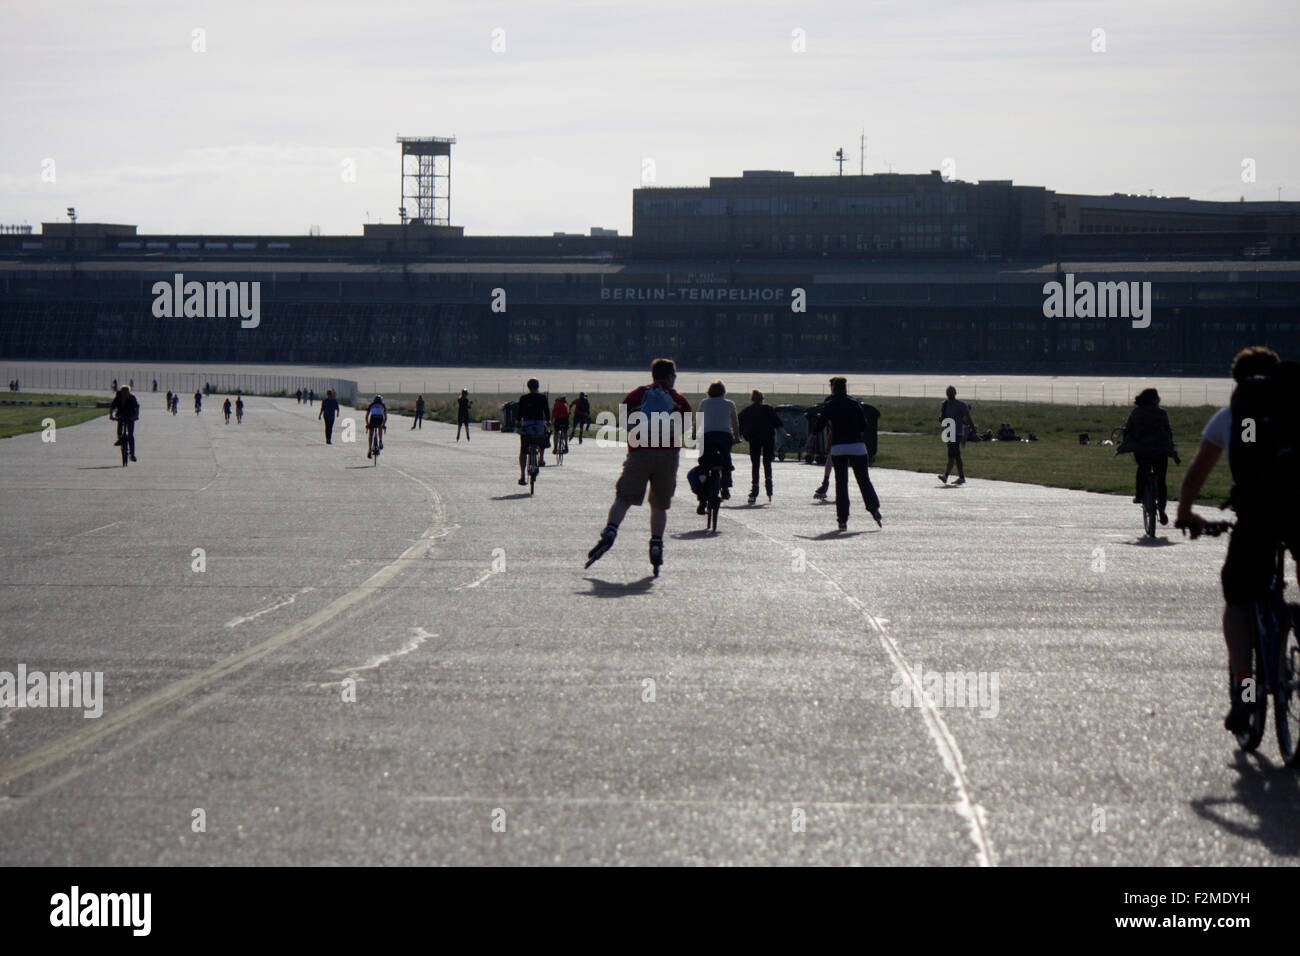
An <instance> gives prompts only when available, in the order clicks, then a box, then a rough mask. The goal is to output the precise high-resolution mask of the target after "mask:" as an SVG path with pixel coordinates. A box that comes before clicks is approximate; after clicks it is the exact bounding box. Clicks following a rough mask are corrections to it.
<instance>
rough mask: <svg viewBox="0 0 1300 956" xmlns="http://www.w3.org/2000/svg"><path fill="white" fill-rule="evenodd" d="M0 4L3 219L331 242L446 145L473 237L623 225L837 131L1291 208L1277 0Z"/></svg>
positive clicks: (1297, 67)
mask: <svg viewBox="0 0 1300 956" xmlns="http://www.w3.org/2000/svg"><path fill="white" fill-rule="evenodd" d="M0 4H2V5H3V11H2V14H0V15H2V17H3V19H2V20H0V22H2V23H3V28H2V29H0V130H2V131H3V132H2V133H0V143H3V150H0V223H6V224H8V223H22V222H28V223H32V224H36V223H40V222H42V221H46V220H51V219H61V218H62V217H63V211H64V208H65V207H66V206H70V205H71V206H75V207H76V208H77V210H78V216H79V218H80V219H81V220H82V221H85V222H89V221H96V222H123V223H134V224H138V225H139V226H140V228H141V230H142V231H145V232H204V233H286V234H302V233H305V232H306V231H307V230H308V228H309V226H311V225H319V226H320V227H321V230H322V231H323V232H325V233H357V232H360V230H361V226H362V224H363V223H365V222H366V221H367V216H369V217H370V221H380V220H382V221H384V222H395V221H396V220H397V207H398V205H399V185H400V184H399V165H400V164H399V151H398V146H397V145H396V143H395V142H394V138H395V137H396V136H397V135H398V134H401V135H439V136H453V135H454V136H456V137H457V140H458V142H457V145H456V146H455V147H454V148H453V151H452V204H451V213H452V221H453V222H454V223H455V224H457V225H462V226H464V227H465V230H466V232H467V233H469V234H477V235H490V234H549V233H551V232H554V231H556V230H565V231H569V232H578V231H583V232H585V231H586V230H587V229H588V228H589V227H591V226H605V227H610V228H617V229H618V230H619V231H620V232H623V233H627V232H630V231H631V226H632V190H633V188H635V187H636V186H637V185H638V184H639V183H640V181H641V176H642V169H643V165H644V164H645V161H646V160H647V159H649V160H651V161H653V172H654V178H655V182H656V183H657V184H659V185H684V186H695V185H706V184H707V182H708V179H709V177H710V176H734V175H739V173H740V172H741V171H742V170H744V169H788V170H793V171H795V172H796V173H799V174H832V173H834V172H835V171H836V166H835V162H834V159H833V156H834V153H835V150H836V148H838V147H841V146H842V147H844V149H845V150H846V152H847V153H848V155H849V161H848V162H847V163H846V165H845V171H846V172H855V173H856V172H857V170H858V165H859V151H858V136H859V133H860V132H861V131H862V129H863V128H865V130H866V136H867V151H866V169H867V171H868V172H873V171H881V172H883V171H885V170H886V169H887V168H888V166H889V164H892V168H893V170H894V171H895V172H924V171H926V170H930V169H938V168H940V166H941V164H942V163H943V161H944V160H945V159H948V158H950V159H952V160H953V162H954V164H955V171H956V176H957V177H958V178H960V179H965V180H972V181H973V180H978V179H1013V180H1015V181H1016V182H1018V183H1024V184H1028V185H1041V186H1047V187H1049V188H1054V189H1057V190H1060V191H1065V192H1090V193H1111V192H1142V193H1146V192H1147V191H1148V190H1155V193H1156V195H1179V196H1183V195H1186V196H1192V197H1195V198H1203V199H1229V200H1235V199H1237V198H1238V197H1239V196H1242V195H1244V196H1245V197H1246V198H1247V199H1276V198H1277V195H1278V193H1277V190H1278V187H1279V186H1281V187H1282V198H1283V199H1292V200H1300V172H1298V171H1300V96H1298V94H1300V53H1298V51H1300V3H1297V0H1265V2H1259V0H1244V2H1236V0H1231V2H1230V0H1221V2H1205V0H1172V2H1155V0H1119V2H1054V0H1016V2H980V0H935V2H925V0H898V2H893V0H875V2H873V0H849V2H827V3H816V2H811V3H805V2H788V3H773V2H766V0H744V2H738V3H719V2H710V0H694V2H677V0H655V2H653V3H621V2H601V0H586V2H556V0H526V2H525V0H511V2H508V3H491V2H464V3H458V4H441V3H435V2H427V0H353V2H340V0H312V2H310V3H273V2H245V0H219V2H198V0H167V2H136V3H131V2H107V0H106V2H83V3H70V2H63V0H39V2H16V0H0ZM196 30H200V31H202V33H201V34H199V39H196V34H195V31H196ZM497 30H499V31H503V33H497V34H496V37H497V41H496V42H497V44H498V45H500V43H501V42H502V40H504V47H505V48H504V50H501V51H499V52H494V50H493V43H494V31H497ZM1097 30H1103V31H1104V45H1105V51H1104V52H1094V50H1093V47H1094V46H1096V45H1098V39H1099V37H1098V36H1097V34H1096V33H1095V31H1097ZM796 31H802V32H801V33H799V34H796ZM801 37H802V45H803V46H804V49H803V50H802V52H800V51H797V50H796V49H795V47H797V46H799V45H800V38H801ZM200 39H201V41H202V42H201V44H200V42H199V40H200ZM196 45H204V46H205V47H206V49H205V51H204V52H196V51H195V50H194V47H195V46H196ZM1248 158H1249V159H1253V160H1254V161H1255V169H1256V177H1257V181H1256V182H1253V183H1243V182H1242V162H1243V160H1245V159H1248ZM345 160H351V161H352V163H353V168H355V182H347V181H345V180H344V175H343V173H344V169H345V165H344V161H345ZM51 161H52V163H51ZM43 172H44V178H43V176H42V174H43ZM51 173H52V177H53V180H54V181H53V182H49V181H46V180H47V179H49V178H50V177H51Z"/></svg>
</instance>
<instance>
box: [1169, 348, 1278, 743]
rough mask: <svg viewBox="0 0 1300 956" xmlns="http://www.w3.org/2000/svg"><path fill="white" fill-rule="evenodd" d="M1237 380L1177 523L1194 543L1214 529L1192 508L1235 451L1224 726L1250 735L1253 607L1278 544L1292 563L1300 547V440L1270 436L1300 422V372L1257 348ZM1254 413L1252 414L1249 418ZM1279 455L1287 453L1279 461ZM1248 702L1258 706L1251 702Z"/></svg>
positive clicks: (1211, 430) (1190, 472)
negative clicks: (1298, 470) (1295, 483)
mask: <svg viewBox="0 0 1300 956" xmlns="http://www.w3.org/2000/svg"><path fill="white" fill-rule="evenodd" d="M1232 378H1233V380H1234V381H1235V382H1236V383H1237V388H1236V390H1234V392H1233V398H1232V405H1231V406H1229V407H1228V408H1224V409H1220V410H1219V411H1218V412H1217V413H1215V415H1214V417H1213V418H1211V419H1210V422H1209V424H1208V425H1206V426H1205V431H1204V432H1202V434H1201V446H1200V448H1199V449H1198V450H1197V452H1196V457H1195V458H1193V459H1192V462H1191V464H1190V465H1188V466H1187V473H1186V474H1185V475H1184V476H1183V484H1182V488H1181V489H1180V490H1179V493H1178V516H1177V524H1178V526H1179V527H1181V528H1183V529H1184V532H1185V533H1190V534H1191V536H1192V537H1193V538H1197V537H1200V535H1201V533H1202V531H1203V530H1204V527H1205V524H1206V522H1205V519H1204V518H1202V517H1201V516H1200V515H1198V514H1196V513H1195V512H1193V511H1192V506H1193V505H1194V504H1195V503H1196V498H1197V495H1199V494H1200V492H1201V488H1202V487H1204V485H1205V481H1206V479H1207V478H1209V476H1210V472H1211V471H1212V470H1213V468H1214V466H1215V464H1216V463H1217V462H1218V460H1219V458H1220V457H1221V456H1222V455H1223V453H1224V452H1225V451H1227V453H1228V464H1229V466H1230V467H1231V468H1232V477H1233V486H1232V496H1231V503H1232V506H1233V509H1234V510H1235V511H1236V512H1237V522H1236V529H1235V530H1234V532H1233V535H1232V537H1231V538H1230V539H1229V542H1228V555H1227V557H1226V558H1225V559H1224V562H1223V572H1222V574H1221V575H1220V578H1221V581H1222V584H1223V598H1224V609H1223V638H1224V642H1225V643H1226V644H1227V646H1228V679H1229V688H1228V694H1229V699H1230V701H1231V708H1230V709H1229V711H1228V716H1227V717H1226V718H1224V721H1223V726H1224V727H1225V728H1226V729H1227V730H1229V731H1231V732H1232V733H1234V734H1238V733H1244V732H1245V731H1246V730H1247V729H1248V728H1249V726H1250V720H1251V715H1252V713H1253V711H1254V708H1255V704H1254V702H1253V700H1254V694H1249V695H1245V694H1244V691H1245V689H1246V687H1247V686H1249V685H1248V683H1247V682H1249V681H1251V679H1252V677H1253V670H1252V667H1251V652H1252V620H1251V614H1252V612H1251V608H1252V606H1253V605H1254V603H1255V601H1257V600H1259V599H1261V598H1264V597H1266V596H1267V594H1268V590H1269V585H1270V582H1271V578H1272V575H1273V562H1274V558H1275V556H1276V554H1277V548H1278V545H1280V544H1284V545H1286V547H1287V550H1289V551H1290V552H1291V554H1292V557H1295V555H1296V553H1297V547H1298V546H1300V508H1297V505H1296V503H1295V501H1296V498H1295V493H1294V490H1293V489H1291V488H1289V487H1287V484H1288V481H1287V478H1288V475H1289V476H1290V479H1291V480H1294V474H1295V464H1294V462H1293V461H1291V459H1293V458H1295V457H1296V454H1297V453H1296V451H1295V450H1291V449H1288V448H1285V447H1284V446H1286V445H1288V444H1291V443H1292V440H1293V439H1294V434H1292V435H1291V436H1288V435H1286V434H1285V433H1286V432H1292V433H1294V431H1295V429H1294V425H1292V426H1291V427H1283V428H1278V429H1277V430H1276V431H1275V432H1274V433H1273V434H1266V433H1265V432H1264V428H1265V427H1266V425H1272V424H1273V421H1272V420H1273V419H1274V418H1276V420H1277V421H1278V422H1279V423H1281V422H1285V421H1286V420H1288V419H1289V420H1292V422H1294V420H1295V419H1296V418H1297V416H1300V409H1297V408H1296V407H1295V402H1296V401H1297V400H1300V365H1296V363H1294V362H1285V363H1279V361H1278V357H1277V353H1276V352H1274V351H1273V350H1272V349H1268V348H1264V347H1263V346H1253V347H1251V348H1248V349H1243V350H1242V351H1241V352H1240V353H1238V354H1237V357H1236V359H1235V360H1234V361H1233V363H1232ZM1252 405H1253V406H1254V408H1253V409H1252V408H1251V406H1252ZM1246 411H1250V412H1252V414H1250V415H1243V414H1242V413H1243V412H1246ZM1247 418H1257V419H1259V420H1258V421H1255V422H1252V423H1251V425H1252V426H1255V425H1258V427H1259V434H1254V433H1253V428H1252V433H1251V434H1250V435H1249V437H1250V439H1251V441H1249V442H1245V441H1243V438H1244V437H1246V432H1247V428H1248V426H1247V423H1246V419H1247ZM1270 431H1273V429H1270ZM1278 438H1280V439H1282V440H1280V441H1279V440H1276V439H1278ZM1255 439H1258V440H1255ZM1252 445H1256V446H1259V450H1261V451H1266V452H1268V456H1267V457H1268V458H1269V459H1274V458H1276V459H1277V460H1276V461H1272V460H1269V461H1260V460H1259V459H1257V458H1256V457H1255V455H1256V450H1255V449H1253V448H1251V446H1252ZM1274 451H1276V452H1280V454H1276V455H1274V454H1273V452H1274ZM1244 696H1249V698H1250V699H1243V697H1244Z"/></svg>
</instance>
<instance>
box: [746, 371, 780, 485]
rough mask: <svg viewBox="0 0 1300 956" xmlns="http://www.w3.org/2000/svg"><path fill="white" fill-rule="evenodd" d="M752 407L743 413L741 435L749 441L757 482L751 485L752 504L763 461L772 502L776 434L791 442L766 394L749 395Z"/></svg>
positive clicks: (755, 480) (756, 391) (753, 393)
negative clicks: (779, 433)
mask: <svg viewBox="0 0 1300 956" xmlns="http://www.w3.org/2000/svg"><path fill="white" fill-rule="evenodd" d="M749 401H750V404H749V406H748V407H747V408H745V410H744V411H742V412H741V413H740V416H739V417H740V435H741V437H742V438H744V439H745V441H747V442H749V467H750V471H751V473H752V476H753V480H752V481H751V482H750V486H749V503H750V504H751V505H752V504H753V503H754V502H755V501H756V500H757V499H758V462H759V459H760V458H761V459H762V461H763V479H764V482H765V484H766V487H767V500H768V501H771V500H772V458H773V457H774V456H775V455H776V433H777V432H778V431H779V432H781V434H783V435H784V436H785V437H786V438H787V439H788V438H789V437H790V433H789V432H788V431H786V430H785V425H784V424H783V423H782V422H781V416H780V415H778V414H777V413H776V409H775V408H773V407H772V406H771V405H764V404H763V393H762V392H760V391H759V390H758V389H754V390H753V391H752V392H750V393H749Z"/></svg>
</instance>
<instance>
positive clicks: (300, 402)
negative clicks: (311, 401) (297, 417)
mask: <svg viewBox="0 0 1300 956" xmlns="http://www.w3.org/2000/svg"><path fill="white" fill-rule="evenodd" d="M293 395H294V398H296V399H298V404H299V405H301V404H302V389H298V391H296V392H294V393H293Z"/></svg>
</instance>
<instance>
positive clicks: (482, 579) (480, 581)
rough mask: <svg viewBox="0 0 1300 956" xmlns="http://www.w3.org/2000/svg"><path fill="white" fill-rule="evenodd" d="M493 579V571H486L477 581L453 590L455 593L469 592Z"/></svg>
mask: <svg viewBox="0 0 1300 956" xmlns="http://www.w3.org/2000/svg"><path fill="white" fill-rule="evenodd" d="M490 577H492V572H491V571H484V572H483V574H482V576H481V577H480V578H479V579H478V580H477V581H471V582H470V583H469V584H462V585H460V586H459V587H455V588H452V590H453V591H468V590H469V589H470V588H476V587H478V586H479V585H480V584H482V583H483V582H484V581H486V580H487V579H488V578H490Z"/></svg>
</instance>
